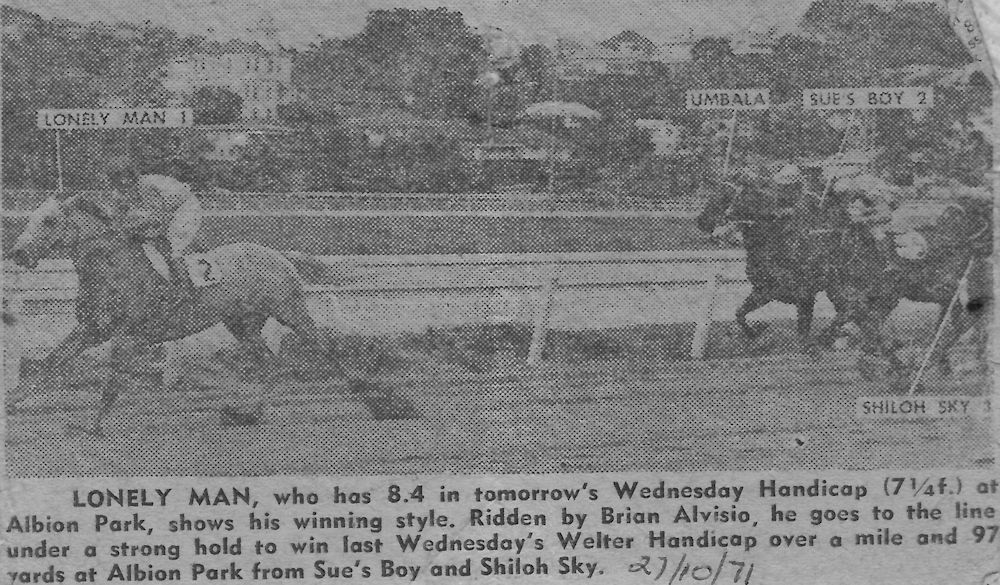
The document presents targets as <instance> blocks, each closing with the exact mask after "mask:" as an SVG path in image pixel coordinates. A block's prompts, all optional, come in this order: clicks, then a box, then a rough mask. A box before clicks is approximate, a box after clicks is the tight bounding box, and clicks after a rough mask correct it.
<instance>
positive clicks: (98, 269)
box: [6, 195, 329, 435]
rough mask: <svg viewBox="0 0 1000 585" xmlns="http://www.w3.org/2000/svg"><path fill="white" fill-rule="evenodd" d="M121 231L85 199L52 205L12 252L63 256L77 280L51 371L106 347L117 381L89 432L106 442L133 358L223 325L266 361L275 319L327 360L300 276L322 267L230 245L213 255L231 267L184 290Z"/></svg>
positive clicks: (26, 260)
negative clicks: (269, 326) (267, 330)
mask: <svg viewBox="0 0 1000 585" xmlns="http://www.w3.org/2000/svg"><path fill="white" fill-rule="evenodd" d="M117 226H118V224H117V222H116V218H115V217H113V216H110V215H109V214H108V212H106V211H105V210H104V208H103V207H102V206H101V205H100V204H99V203H98V202H96V201H94V200H92V199H90V198H88V197H87V196H85V195H78V196H75V197H71V198H69V199H67V200H66V201H63V202H60V201H58V200H56V199H54V198H52V199H49V200H48V201H46V202H45V203H43V204H42V205H41V206H40V207H39V208H38V209H37V210H36V211H35V212H34V213H33V214H32V216H31V218H30V219H29V222H28V225H27V227H26V228H25V230H24V232H23V233H22V234H21V236H20V237H19V238H18V240H17V243H16V244H15V246H14V247H13V248H12V249H11V250H9V251H8V252H7V253H6V257H7V258H9V259H11V260H13V261H14V262H15V263H17V264H18V265H20V266H22V267H25V268H34V267H35V266H36V265H37V264H38V262H39V260H40V259H42V258H45V257H46V256H48V255H50V254H52V253H59V252H63V253H65V254H66V255H67V256H68V257H69V258H70V259H71V260H72V262H73V266H74V268H75V269H76V273H77V277H78V279H79V285H78V295H77V299H76V318H77V322H78V325H77V327H76V329H75V330H74V331H73V333H71V334H70V336H69V338H68V339H67V340H65V341H64V342H63V343H62V344H61V345H60V347H59V348H58V349H57V351H56V352H54V353H55V355H54V356H51V357H50V359H48V360H47V365H48V367H49V368H50V369H58V368H61V367H63V366H65V365H66V364H68V363H69V361H70V360H71V359H73V358H74V357H76V356H77V355H79V353H80V352H82V351H83V350H85V349H87V348H88V347H93V346H96V345H99V344H104V343H109V345H110V356H111V357H110V367H111V375H110V376H109V378H108V379H107V380H106V382H105V384H104V386H103V388H102V394H101V401H100V405H99V408H98V411H97V416H96V419H95V421H94V425H93V428H92V429H89V430H90V431H92V432H93V433H95V434H98V435H100V434H101V433H102V429H101V421H102V420H103V418H104V417H105V416H106V415H107V413H108V412H109V411H110V409H111V407H112V405H113V404H114V402H115V400H116V399H117V396H118V393H119V391H120V390H121V389H122V388H123V387H124V386H125V385H126V384H127V383H128V382H129V381H130V379H131V378H132V376H133V373H134V370H135V367H136V364H135V362H136V361H137V357H138V356H139V355H140V354H141V353H142V352H143V350H145V349H148V348H149V347H150V346H152V345H154V344H158V343H163V342H166V341H173V340H177V339H181V338H183V337H186V336H188V335H192V334H194V333H197V332H199V331H203V330H205V329H207V328H209V327H211V326H213V325H216V324H217V323H223V324H224V325H225V326H226V328H228V329H229V331H230V332H232V333H233V335H234V336H235V337H236V339H237V340H238V341H240V342H241V343H242V344H243V345H244V346H245V347H249V348H252V349H254V348H255V349H256V350H257V351H258V352H259V353H257V355H260V356H264V355H268V354H269V350H268V349H267V346H266V345H265V344H264V341H263V338H262V337H261V328H262V327H263V325H264V322H265V321H266V320H267V318H268V317H273V318H274V319H276V320H277V321H278V322H279V323H281V324H282V325H285V326H287V327H289V328H291V329H292V330H293V331H295V333H296V334H297V335H298V336H299V337H300V338H301V339H302V340H303V341H304V342H305V343H306V344H307V345H308V346H309V347H310V348H311V349H312V350H313V351H314V352H317V353H324V354H325V353H326V350H325V348H324V345H325V344H324V343H323V340H322V336H321V335H320V333H319V331H318V330H317V328H316V324H315V322H314V321H313V319H312V317H311V316H310V315H309V312H308V311H307V310H306V305H305V296H304V291H303V282H302V280H301V278H300V276H299V273H298V271H297V270H296V264H297V263H299V264H301V263H303V262H307V261H311V262H312V263H314V264H319V262H318V261H316V260H314V259H311V258H308V257H305V256H304V255H298V254H283V253H281V252H278V251H276V250H272V249H270V248H266V247H263V246H259V245H256V244H247V243H243V244H229V245H225V246H221V247H219V248H216V249H215V250H213V251H211V252H210V253H211V254H213V255H214V257H216V258H217V259H219V260H220V262H221V264H222V265H225V266H228V267H229V269H228V271H227V272H226V273H225V274H223V275H222V276H221V277H220V278H219V279H218V282H217V283H215V284H212V285H210V286H207V287H202V288H195V289H191V290H188V291H183V290H181V289H179V288H178V285H176V284H173V283H169V282H167V281H166V280H165V279H164V278H163V277H162V276H160V275H159V274H158V273H157V272H156V271H155V269H154V268H153V267H152V265H151V264H150V262H149V261H148V259H147V258H146V257H145V255H144V253H143V250H142V243H141V242H140V241H137V240H136V239H134V238H132V237H130V236H128V235H126V234H123V233H121V231H120V230H119V229H118V228H117ZM310 268H311V269H313V270H315V269H316V267H315V266H311V267H310ZM328 268H329V267H328ZM271 357H273V356H271ZM266 359H267V358H265V360H266ZM265 365H266V364H265Z"/></svg>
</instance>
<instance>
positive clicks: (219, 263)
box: [184, 252, 229, 288]
mask: <svg viewBox="0 0 1000 585" xmlns="http://www.w3.org/2000/svg"><path fill="white" fill-rule="evenodd" d="M184 264H185V266H187V271H188V276H190V277H191V282H192V283H193V284H194V286H195V288H202V287H206V286H212V285H213V284H218V283H220V282H222V281H223V280H225V279H226V276H228V275H229V267H228V266H227V265H226V263H225V262H224V261H223V260H222V259H221V258H219V257H218V256H217V255H216V254H213V253H212V252H208V253H205V254H185V255H184Z"/></svg>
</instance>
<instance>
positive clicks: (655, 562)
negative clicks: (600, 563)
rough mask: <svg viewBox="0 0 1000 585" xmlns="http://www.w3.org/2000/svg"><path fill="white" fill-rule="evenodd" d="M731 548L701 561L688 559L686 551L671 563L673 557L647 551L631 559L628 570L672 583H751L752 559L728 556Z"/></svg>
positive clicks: (672, 584) (737, 584) (738, 584)
mask: <svg viewBox="0 0 1000 585" xmlns="http://www.w3.org/2000/svg"><path fill="white" fill-rule="evenodd" d="M728 557H729V552H728V551H725V552H723V553H722V554H721V555H720V556H719V558H718V561H711V562H702V561H699V560H693V559H689V558H688V555H687V554H684V555H681V558H680V560H678V561H676V562H674V563H671V561H670V557H665V556H659V557H650V556H648V555H644V556H642V557H640V558H639V560H638V561H636V562H633V563H630V564H629V566H628V571H629V573H642V574H645V575H647V576H649V577H650V578H651V579H652V580H653V581H664V582H666V583H668V584H669V585H680V584H681V583H685V582H687V583H709V584H711V585H716V584H717V583H733V584H736V585H750V583H751V581H750V577H751V576H752V575H753V567H754V565H753V563H748V562H746V561H742V560H735V559H729V558H728Z"/></svg>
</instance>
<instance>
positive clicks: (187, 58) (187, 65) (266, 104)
mask: <svg viewBox="0 0 1000 585" xmlns="http://www.w3.org/2000/svg"><path fill="white" fill-rule="evenodd" d="M250 32H251V33H252V34H253V35H254V36H255V38H256V40H254V41H243V40H236V39H234V40H230V41H227V42H224V43H218V42H210V43H205V44H204V45H203V46H202V47H201V48H199V49H198V50H197V51H194V52H192V53H190V54H187V55H183V56H181V57H178V58H177V59H174V60H173V61H172V62H171V63H169V64H168V65H167V67H166V71H165V76H164V81H163V85H164V87H165V88H166V89H167V90H169V91H172V92H173V93H174V94H176V95H178V96H181V97H188V96H190V95H191V94H192V93H194V91H195V90H196V89H198V88H200V87H223V88H226V89H228V90H230V91H232V92H233V93H235V94H237V95H239V96H240V97H241V98H242V99H243V112H242V119H243V121H244V122H247V123H259V124H269V123H270V124H273V123H275V122H276V121H277V119H278V105H279V104H283V103H286V102H287V100H288V99H289V96H290V91H289V90H290V88H291V78H292V58H291V54H290V53H289V52H288V51H286V50H285V49H283V48H282V47H281V46H280V45H278V43H277V42H276V41H275V35H276V29H275V28H274V27H273V25H270V24H268V21H266V20H263V19H262V20H261V21H260V22H259V23H258V24H257V26H256V27H255V28H253V29H251V31H250Z"/></svg>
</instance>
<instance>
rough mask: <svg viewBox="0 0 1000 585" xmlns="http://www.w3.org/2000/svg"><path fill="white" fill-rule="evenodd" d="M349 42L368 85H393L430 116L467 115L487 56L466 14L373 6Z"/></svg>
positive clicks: (396, 92) (399, 94)
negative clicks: (465, 18) (376, 8)
mask: <svg viewBox="0 0 1000 585" xmlns="http://www.w3.org/2000/svg"><path fill="white" fill-rule="evenodd" d="M345 47H346V48H347V49H348V50H350V51H351V52H353V53H354V56H355V57H356V60H357V62H356V65H357V69H356V71H357V73H358V74H360V76H361V77H362V82H363V86H364V87H377V88H382V89H384V90H388V91H389V92H390V93H391V94H393V95H394V96H395V97H396V99H398V100H399V101H400V102H402V103H405V104H407V105H408V106H409V107H411V108H412V109H413V110H414V111H415V112H416V113H418V114H420V115H422V116H424V117H430V118H452V117H465V116H466V114H467V113H468V111H469V108H470V104H471V103H472V102H473V100H474V99H475V97H476V87H475V86H474V82H475V79H476V77H477V76H478V75H479V72H480V68H481V65H482V63H483V61H484V60H485V58H486V54H485V51H484V49H483V42H482V39H481V38H480V37H479V36H478V35H476V34H474V33H473V31H472V30H471V29H469V27H467V26H466V25H465V21H464V20H463V18H462V13H461V12H452V11H449V10H447V9H445V8H437V9H434V10H429V9H424V10H410V9H403V8H397V9H394V10H375V11H372V12H370V13H369V14H368V20H367V22H366V24H365V28H364V29H363V30H362V31H361V33H359V34H358V35H357V36H355V37H354V38H352V39H349V40H347V41H346V42H345Z"/></svg>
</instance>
